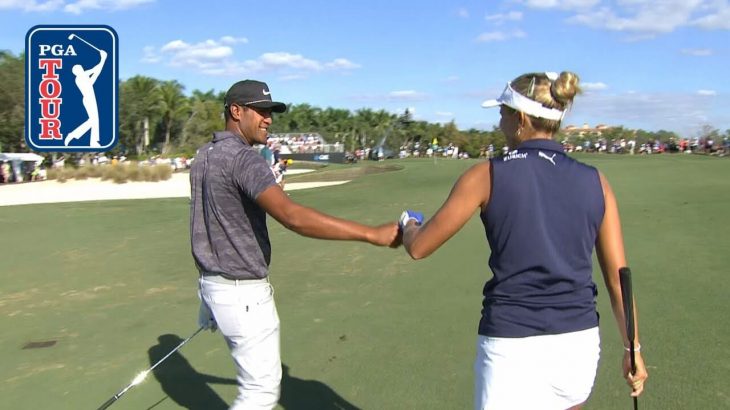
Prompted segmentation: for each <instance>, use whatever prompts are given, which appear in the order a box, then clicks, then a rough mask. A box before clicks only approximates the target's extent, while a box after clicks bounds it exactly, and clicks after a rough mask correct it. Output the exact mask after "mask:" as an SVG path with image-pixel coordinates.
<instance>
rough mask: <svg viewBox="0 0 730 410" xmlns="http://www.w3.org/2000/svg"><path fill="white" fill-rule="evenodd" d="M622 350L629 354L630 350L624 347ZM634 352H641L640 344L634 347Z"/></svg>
mask: <svg viewBox="0 0 730 410" xmlns="http://www.w3.org/2000/svg"><path fill="white" fill-rule="evenodd" d="M624 350H626V351H627V352H630V351H631V348H630V347H626V346H624ZM634 351H635V352H640V351H641V343H639V344H637V345H636V346H634Z"/></svg>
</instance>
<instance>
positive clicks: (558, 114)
mask: <svg viewBox="0 0 730 410" xmlns="http://www.w3.org/2000/svg"><path fill="white" fill-rule="evenodd" d="M500 105H506V106H508V107H510V108H514V109H515V110H517V111H522V112H524V113H525V114H528V115H532V116H533V117H539V118H545V119H547V120H553V121H561V120H562V119H563V117H564V116H565V111H561V110H558V109H555V108H548V107H545V106H543V105H542V104H540V103H539V102H537V101H535V100H531V99H529V98H527V97H525V96H524V95H522V94H520V93H518V92H517V91H515V90H514V88H512V85H511V84H510V83H507V87H505V88H504V91H503V92H502V95H500V96H499V98H497V99H496V100H487V101H484V102H483V103H482V107H483V108H491V107H497V106H500Z"/></svg>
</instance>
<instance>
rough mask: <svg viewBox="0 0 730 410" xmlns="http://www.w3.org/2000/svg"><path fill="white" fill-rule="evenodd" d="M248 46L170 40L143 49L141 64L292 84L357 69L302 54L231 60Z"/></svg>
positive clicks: (231, 40) (231, 41) (226, 40)
mask: <svg viewBox="0 0 730 410" xmlns="http://www.w3.org/2000/svg"><path fill="white" fill-rule="evenodd" d="M242 43H248V40H247V39H246V38H243V37H233V36H223V37H221V38H220V39H218V40H210V39H209V40H205V41H201V42H199V43H194V44H193V43H188V42H186V41H184V40H179V39H178V40H173V41H170V42H168V43H167V44H165V45H163V46H162V47H159V48H155V47H152V46H147V47H145V48H144V49H143V50H142V51H143V57H142V60H141V61H142V62H145V63H161V62H164V63H165V64H167V65H169V66H172V67H182V68H188V69H192V70H194V71H197V72H200V73H203V74H207V75H215V76H223V75H227V76H242V75H252V74H257V73H261V72H270V73H275V74H277V75H279V78H281V79H283V80H286V81H291V80H296V79H302V78H306V76H307V74H308V73H314V72H323V71H340V72H342V71H348V70H353V69H356V68H359V67H360V65H358V64H356V63H354V62H352V61H350V60H348V59H346V58H336V59H334V60H332V61H328V62H320V61H317V60H313V59H310V58H306V57H305V56H303V55H301V54H294V53H288V52H269V53H264V54H261V55H260V56H259V57H258V58H256V59H249V60H245V61H238V60H236V59H235V56H234V48H233V46H234V45H236V44H242Z"/></svg>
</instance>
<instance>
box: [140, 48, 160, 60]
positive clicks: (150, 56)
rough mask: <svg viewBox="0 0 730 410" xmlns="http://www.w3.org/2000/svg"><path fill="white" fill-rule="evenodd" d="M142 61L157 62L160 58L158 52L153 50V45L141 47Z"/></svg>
mask: <svg viewBox="0 0 730 410" xmlns="http://www.w3.org/2000/svg"><path fill="white" fill-rule="evenodd" d="M142 53H143V56H142V62H143V63H159V62H160V60H161V58H160V54H159V53H157V52H156V51H155V47H153V46H145V47H144V48H143V49H142Z"/></svg>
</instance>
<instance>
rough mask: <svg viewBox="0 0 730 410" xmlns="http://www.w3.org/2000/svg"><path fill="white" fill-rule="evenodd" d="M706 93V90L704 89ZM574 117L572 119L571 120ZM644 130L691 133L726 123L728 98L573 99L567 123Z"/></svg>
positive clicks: (626, 94)
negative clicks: (589, 120)
mask: <svg viewBox="0 0 730 410" xmlns="http://www.w3.org/2000/svg"><path fill="white" fill-rule="evenodd" d="M708 91H709V90H708ZM573 118H575V119H576V120H577V121H576V120H573ZM589 118H591V119H595V120H593V121H591V122H596V123H603V124H608V125H624V126H626V127H628V128H642V129H645V130H660V129H664V130H673V131H677V132H679V133H684V134H685V135H688V133H691V132H693V130H696V129H697V128H699V127H700V126H702V125H703V124H707V123H711V124H718V125H719V128H724V127H725V126H723V125H722V124H730V98H728V97H727V96H721V95H717V96H716V97H713V98H708V97H707V95H701V94H699V93H698V92H693V93H643V92H624V93H618V94H611V93H586V94H583V95H580V96H578V97H576V102H575V105H574V106H573V109H572V111H571V113H570V114H569V117H568V120H567V121H568V122H566V124H568V123H570V122H581V123H582V121H585V120H584V119H589Z"/></svg>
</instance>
